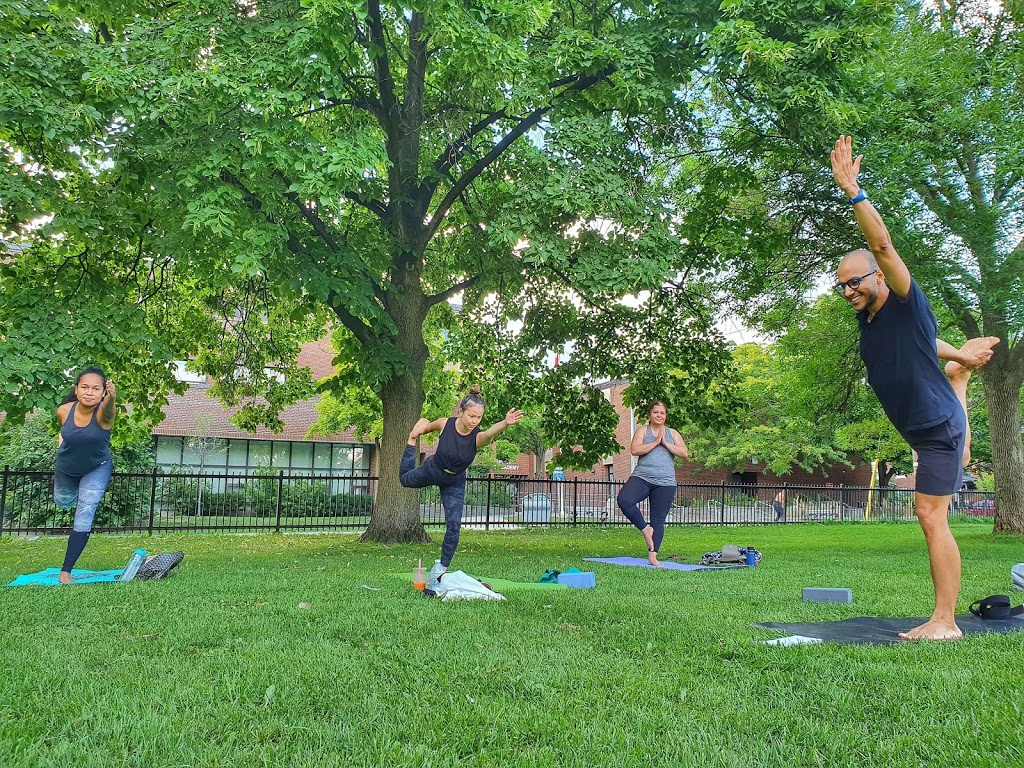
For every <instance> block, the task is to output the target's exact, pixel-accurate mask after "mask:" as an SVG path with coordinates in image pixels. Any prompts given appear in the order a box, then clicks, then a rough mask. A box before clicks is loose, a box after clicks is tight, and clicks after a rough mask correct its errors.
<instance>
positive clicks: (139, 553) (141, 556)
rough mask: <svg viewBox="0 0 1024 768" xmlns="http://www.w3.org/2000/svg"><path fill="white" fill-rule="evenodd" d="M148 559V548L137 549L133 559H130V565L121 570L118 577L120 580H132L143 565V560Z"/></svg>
mask: <svg viewBox="0 0 1024 768" xmlns="http://www.w3.org/2000/svg"><path fill="white" fill-rule="evenodd" d="M145 559H146V550H144V549H136V550H135V552H134V553H132V556H131V559H130V560H129V561H128V565H126V566H125V567H124V570H123V571H121V575H120V576H118V577H117V580H118V581H131V580H132V579H134V578H135V574H136V573H138V572H139V566H140V565H142V561H143V560H145Z"/></svg>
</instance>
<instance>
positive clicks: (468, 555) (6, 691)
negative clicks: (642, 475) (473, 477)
mask: <svg viewBox="0 0 1024 768" xmlns="http://www.w3.org/2000/svg"><path fill="white" fill-rule="evenodd" d="M990 530H991V524H990V523H960V524H957V526H956V528H955V532H956V535H957V538H958V540H959V542H960V545H961V549H962V552H963V557H964V589H963V598H962V603H961V605H962V607H963V610H965V611H966V606H967V605H968V604H969V603H970V602H971V601H973V600H975V599H977V598H979V597H984V596H986V595H988V594H991V593H998V592H1003V593H1005V592H1007V591H1008V587H1009V569H1010V566H1011V565H1012V564H1013V563H1016V562H1021V561H1024V541H1022V540H1021V539H1019V538H1010V537H994V536H992V535H991V533H990ZM640 543H641V540H640V536H639V534H638V533H636V532H635V531H633V530H632V529H626V528H609V529H604V530H602V529H596V530H584V529H580V530H576V531H567V530H556V531H548V530H536V529H535V530H527V531H509V532H499V533H483V532H475V531H467V532H465V533H464V534H463V538H462V546H461V548H460V551H459V554H458V555H457V556H456V560H455V563H454V565H455V567H457V568H462V569H464V570H466V571H468V572H469V573H471V574H474V575H477V576H492V577H503V578H511V579H520V580H529V581H535V580H536V579H538V578H539V577H540V574H541V573H542V572H543V571H544V569H545V568H559V569H563V568H567V567H569V566H572V565H576V566H582V565H583V564H582V563H581V562H580V558H581V557H584V556H594V555H608V556H614V555H620V554H636V555H642V554H643V552H642V547H640V546H638V544H640ZM726 543H734V544H739V545H753V546H756V547H757V548H758V549H760V550H761V551H762V552H763V553H764V556H765V561H764V563H763V564H762V565H761V566H760V567H758V568H756V569H749V570H735V571H723V572H696V573H682V572H654V571H650V570H645V569H638V568H619V567H613V566H606V565H601V564H593V570H595V571H596V572H597V580H598V586H597V589H593V590H555V591H552V592H539V591H523V592H511V591H510V592H506V596H507V597H508V598H509V599H508V601H507V602H503V603H455V604H444V603H441V602H440V601H439V600H427V599H424V598H422V597H420V596H419V595H418V594H417V593H416V592H414V591H413V590H412V588H411V575H412V566H413V565H414V563H415V560H416V558H417V557H423V559H424V562H425V564H426V565H429V564H430V563H432V562H433V559H434V556H435V554H434V553H435V552H436V547H433V546H419V547H411V546H392V547H381V546H370V545H359V544H356V542H355V538H354V537H353V536H346V535H342V534H336V535H323V536H299V535H295V536H275V535H261V536H223V535H222V536H217V535H207V536H201V535H191V536H189V535H178V536H153V537H146V536H134V537H125V538H121V537H113V536H97V537H94V538H93V540H92V541H90V543H89V548H88V549H87V550H86V553H85V555H84V556H83V558H82V561H81V563H80V565H81V567H83V568H91V569H104V568H114V567H119V566H120V565H122V564H123V563H124V561H125V560H126V559H127V557H128V555H129V554H130V552H131V550H132V549H133V548H134V547H136V546H142V547H144V548H146V549H149V550H150V551H156V552H164V551H173V550H176V549H182V550H184V551H185V553H186V558H185V561H184V563H183V564H182V565H181V566H180V567H179V569H178V570H177V571H176V572H175V573H174V575H173V576H172V577H171V578H170V579H169V580H167V581H166V582H163V583H160V582H138V583H132V584H127V585H120V584H99V585H92V586H77V587H59V588H43V587H27V588H20V589H2V590H0V615H2V622H3V624H2V629H0V638H2V639H3V642H2V651H0V653H2V656H0V658H2V668H0V766H3V767H4V768H15V767H21V766H33V767H35V766H59V767H60V768H70V767H72V766H73V767H74V768H86V767H89V766H139V767H140V768H158V767H160V766H167V767H170V766H189V767H191V766H196V767H198V766H225V767H226V766H230V767H231V768H243V767H245V766H311V767H312V766H387V767H389V768H390V767H391V766H506V765H514V766H556V767H557V768H566V767H568V766H702V767H703V766H723V767H724V766H789V765H792V766H886V768H894V767H896V766H944V767H945V766H985V767H986V768H988V767H989V766H1022V765H1024V717H1022V707H1024V695H1022V694H1024V673H1022V670H1021V666H1022V660H1024V633H1019V634H1014V635H991V636H984V637H974V636H972V637H968V638H967V639H965V640H964V641H961V642H959V643H952V644H944V645H943V644H922V645H909V644H908V645H900V646H889V647H851V646H832V645H819V646H804V647H792V648H777V647H767V646H764V645H761V644H760V643H759V641H760V640H762V639H765V638H768V637H773V636H775V635H772V634H770V633H768V632H766V631H764V630H758V629H755V628H753V627H752V626H751V624H752V623H754V622H757V621H804V620H817V619H821V620H830V619H841V618H846V617H850V616H859V615H865V614H871V615H881V616H925V615H927V614H928V613H929V612H930V610H931V586H930V580H929V578H928V564H927V558H926V555H925V549H924V543H923V539H922V536H921V533H920V530H919V529H918V527H917V526H916V525H912V524H898V525H884V524H878V525H851V524H846V525H823V526H778V527H759V528H730V529H723V528H670V529H669V531H668V534H667V536H666V542H665V545H664V546H663V548H662V553H663V554H666V555H667V554H671V553H673V552H676V553H680V554H683V555H686V556H688V557H690V558H692V559H696V558H699V556H700V554H701V553H703V552H705V551H708V550H713V549H719V548H720V547H721V546H722V545H723V544H726ZM63 551H64V540H62V539H40V540H37V541H24V540H11V539H4V540H0V582H3V583H6V582H7V581H9V580H10V579H12V578H13V577H14V576H15V575H16V574H17V573H27V572H32V571H36V570H39V569H41V568H43V567H46V566H51V565H59V564H60V561H61V559H62V557H63ZM395 571H405V572H408V574H409V577H408V578H405V579H396V578H393V577H389V576H388V575H387V574H390V573H393V572H395ZM364 584H366V585H369V586H371V587H379V588H380V589H379V590H368V589H365V588H363V586H362V585H364ZM804 586H837V587H839V586H848V587H852V588H853V591H854V603H853V604H852V605H819V604H811V603H805V602H802V601H801V599H800V588H801V587H804ZM1017 597H1018V598H1019V597H1024V596H1022V595H1020V594H1019V593H1018V595H1017ZM306 604H308V606H307V605H306ZM300 606H301V607H300Z"/></svg>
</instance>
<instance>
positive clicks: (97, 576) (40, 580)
mask: <svg viewBox="0 0 1024 768" xmlns="http://www.w3.org/2000/svg"><path fill="white" fill-rule="evenodd" d="M122 571H124V568H116V569H115V570H112V571H83V570H79V569H78V568H75V569H73V570H72V571H71V578H72V579H74V583H75V584H99V583H100V582H103V581H117V577H118V576H120V575H121V573H122ZM59 577H60V568H46V569H44V570H42V571H40V572H39V573H25V574H22V575H21V576H19V577H18V578H16V579H15V580H14V581H12V582H11V583H10V584H8V585H7V586H8V587H27V586H30V585H34V586H42V587H53V586H62V585H61V583H60V581H59ZM68 586H70V585H68Z"/></svg>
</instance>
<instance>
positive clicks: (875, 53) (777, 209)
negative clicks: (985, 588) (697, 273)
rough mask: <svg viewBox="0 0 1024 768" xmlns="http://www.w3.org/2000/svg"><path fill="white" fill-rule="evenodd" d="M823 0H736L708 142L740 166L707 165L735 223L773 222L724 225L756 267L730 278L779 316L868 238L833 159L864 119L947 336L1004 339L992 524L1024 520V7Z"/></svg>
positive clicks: (887, 196)
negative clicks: (818, 1)
mask: <svg viewBox="0 0 1024 768" xmlns="http://www.w3.org/2000/svg"><path fill="white" fill-rule="evenodd" d="M823 8H824V21H825V23H824V24H822V25H811V26H808V25H807V24H806V17H805V14H804V13H803V10H802V8H801V7H800V5H799V4H797V5H796V6H793V5H790V4H784V3H776V2H768V3H761V2H759V3H753V2H747V1H746V0H735V2H731V3H729V4H728V6H727V7H726V15H727V17H728V19H729V20H728V21H727V22H726V23H723V24H722V25H720V26H719V27H718V29H717V31H716V35H715V37H714V40H713V45H715V46H716V50H718V51H720V52H721V53H722V55H723V56H725V57H727V58H728V57H732V58H733V60H735V59H736V58H741V59H742V60H743V61H744V66H743V67H740V68H736V69H734V74H733V76H732V77H729V78H723V79H722V81H721V89H720V90H719V91H718V92H717V93H716V96H717V97H718V103H719V104H720V105H721V107H722V110H723V115H724V117H723V118H722V119H721V121H720V123H719V125H720V126H721V128H720V129H719V130H716V131H715V132H714V138H713V139H711V140H709V142H719V143H720V144H721V145H722V146H726V147H729V148H730V149H732V150H733V156H737V155H738V156H741V157H743V158H744V159H743V160H741V161H739V162H741V163H744V167H743V168H742V169H739V170H735V168H734V165H735V163H728V166H729V168H730V172H729V173H726V172H723V171H718V170H715V171H711V172H709V173H711V174H712V175H713V176H714V178H716V179H721V180H723V181H724V183H723V186H722V191H721V195H722V198H723V203H722V207H723V210H726V211H729V212H732V211H738V213H737V214H736V215H737V216H739V217H742V218H741V220H742V221H743V222H744V224H745V226H744V227H743V229H742V230H741V232H744V231H745V232H747V233H750V232H756V231H759V230H761V231H764V232H765V233H767V235H768V236H767V237H766V238H765V241H764V243H761V242H758V239H757V238H753V237H748V241H749V243H750V244H751V245H752V247H751V248H750V249H749V250H748V252H747V253H746V254H741V252H740V249H741V248H742V247H743V245H744V240H743V235H742V234H740V235H736V234H735V231H733V234H732V237H731V238H727V239H726V240H725V241H724V243H723V244H722V245H723V251H724V254H725V255H726V256H727V257H728V258H729V259H730V260H732V261H733V262H734V263H740V264H744V265H745V266H740V267H739V268H738V269H737V271H736V274H735V275H733V276H732V277H734V278H735V279H733V280H731V281H725V282H726V283H727V286H726V287H727V288H728V294H729V295H730V296H731V297H732V298H733V299H734V300H735V301H736V302H737V304H736V307H737V309H739V310H740V311H745V312H746V313H747V315H748V317H749V319H750V320H751V321H752V322H757V323H759V324H763V325H764V326H765V327H770V328H776V329H779V328H782V327H785V326H786V325H787V324H788V322H789V321H788V318H790V317H792V316H793V315H794V313H795V311H798V310H799V308H801V307H802V306H803V305H804V302H805V299H804V298H803V297H804V295H805V291H806V290H807V289H808V288H809V287H811V286H812V285H813V283H814V281H815V280H816V279H817V278H818V277H819V276H820V275H822V274H826V275H827V274H828V273H829V272H831V271H832V270H833V269H834V264H835V262H836V261H837V257H838V256H839V255H840V254H841V253H842V252H844V251H846V250H849V249H850V248H852V247H857V246H858V245H859V244H860V243H862V242H863V241H862V238H861V237H860V235H859V234H858V233H857V232H856V230H855V229H851V224H852V221H853V217H852V216H850V214H849V210H848V209H847V208H846V206H845V202H844V201H843V200H841V199H839V196H838V195H837V194H836V192H835V190H834V188H833V186H832V184H831V180H830V178H829V175H828V171H827V154H828V150H829V149H830V148H831V146H832V143H833V142H834V140H835V136H836V135H838V134H839V133H853V134H855V136H856V138H857V147H858V151H863V152H864V153H865V163H864V173H863V174H862V175H863V183H864V185H865V187H867V188H868V189H869V190H870V192H871V195H872V199H873V200H875V201H877V204H878V205H879V206H880V208H881V211H882V215H883V217H884V218H885V220H886V223H887V224H888V225H889V228H890V231H891V233H892V236H893V238H894V242H895V245H896V247H897V249H898V250H899V251H900V253H901V255H903V256H904V258H905V260H906V261H907V263H908V266H909V267H910V270H911V272H912V274H913V275H914V276H915V278H916V279H917V280H918V282H919V283H920V284H921V285H922V287H923V288H924V290H925V291H926V292H927V293H928V295H929V297H930V298H931V301H932V305H933V308H935V309H936V312H937V314H942V313H945V314H946V315H948V317H949V318H950V319H951V321H952V324H953V326H954V327H955V329H956V331H958V332H959V333H958V334H949V335H959V336H960V338H961V340H962V339H963V338H967V337H975V336H980V335H995V336H999V337H1001V338H1002V339H1003V343H1002V344H1000V345H999V347H997V348H996V355H995V357H994V358H993V360H992V362H991V363H990V364H989V365H988V366H986V368H985V369H984V370H983V372H982V374H981V375H980V377H979V378H980V380H981V382H982V384H983V388H984V398H985V402H986V405H987V415H988V419H989V424H990V427H991V430H990V432H991V445H992V460H993V466H994V469H995V474H996V478H997V486H998V487H999V503H1000V507H999V508H1000V514H999V516H998V518H997V520H996V529H997V530H1013V531H1016V532H1024V450H1022V447H1021V445H1022V444H1021V422H1020V412H1021V406H1020V403H1021V385H1022V383H1024V349H1022V347H1021V346H1020V344H1019V343H1018V342H1019V340H1020V337H1021V332H1022V328H1024V323H1022V313H1021V307H1020V302H1019V300H1018V299H1019V296H1020V293H1021V291H1020V288H1021V281H1022V280H1024V270H1022V269H1021V265H1022V264H1024V262H1022V258H1024V243H1022V241H1021V238H1020V231H1021V230H1020V223H1021V221H1022V220H1024V216H1022V214H1024V181H1022V180H1024V155H1022V153H1021V150H1020V147H1021V146H1022V136H1024V133H1022V126H1024V119H1022V118H1024V113H1022V110H1021V105H1022V104H1024V101H1022V99H1021V94H1020V85H1019V83H1020V77H1019V75H1020V73H1021V71H1022V69H1024V58H1022V50H1024V48H1022V31H1021V29H1022V27H1021V22H1022V20H1024V19H1022V17H1021V6H1020V4H1019V3H1007V4H1003V5H1000V6H993V5H991V4H988V3H982V2H965V3H938V4H930V3H927V4H926V3H920V4H919V3H913V2H909V3H887V2H859V3H855V4H852V5H850V4H839V3H836V4H833V3H825V4H824V6H823ZM841 28H847V29H849V30H858V29H859V30H860V36H861V43H862V44H861V45H858V47H857V51H858V52H857V53H856V54H855V55H852V56H846V55H844V54H843V53H842V47H843V46H845V45H847V44H848V43H849V42H850V38H849V37H848V36H844V35H843V34H842V32H841ZM751 156H753V157H751ZM748 159H749V160H750V162H746V161H747V160H748ZM730 174H731V175H730ZM761 228H763V229H761ZM762 245H764V247H762ZM945 333H946V331H944V334H945ZM947 340H950V341H953V339H951V338H950V339H947ZM982 425H983V421H982V420H979V426H982ZM980 434H984V431H983V430H982V432H981V433H980ZM855 443H858V441H854V442H853V443H848V444H851V445H852V444H855ZM858 444H863V443H858Z"/></svg>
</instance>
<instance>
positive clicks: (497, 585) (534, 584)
mask: <svg viewBox="0 0 1024 768" xmlns="http://www.w3.org/2000/svg"><path fill="white" fill-rule="evenodd" d="M388 575H389V576H394V577H395V578H400V579H408V580H409V585H410V586H412V576H411V574H408V573H389V574H388ZM473 578H474V579H476V580H477V581H480V582H484V581H485V582H487V583H488V584H490V585H491V588H492V589H494V591H495V592H504V591H505V590H510V589H511V590H521V589H543V590H548V589H569V587H567V586H565V585H564V584H541V583H540V582H538V581H509V580H508V579H488V578H487V577H486V576H473Z"/></svg>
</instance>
